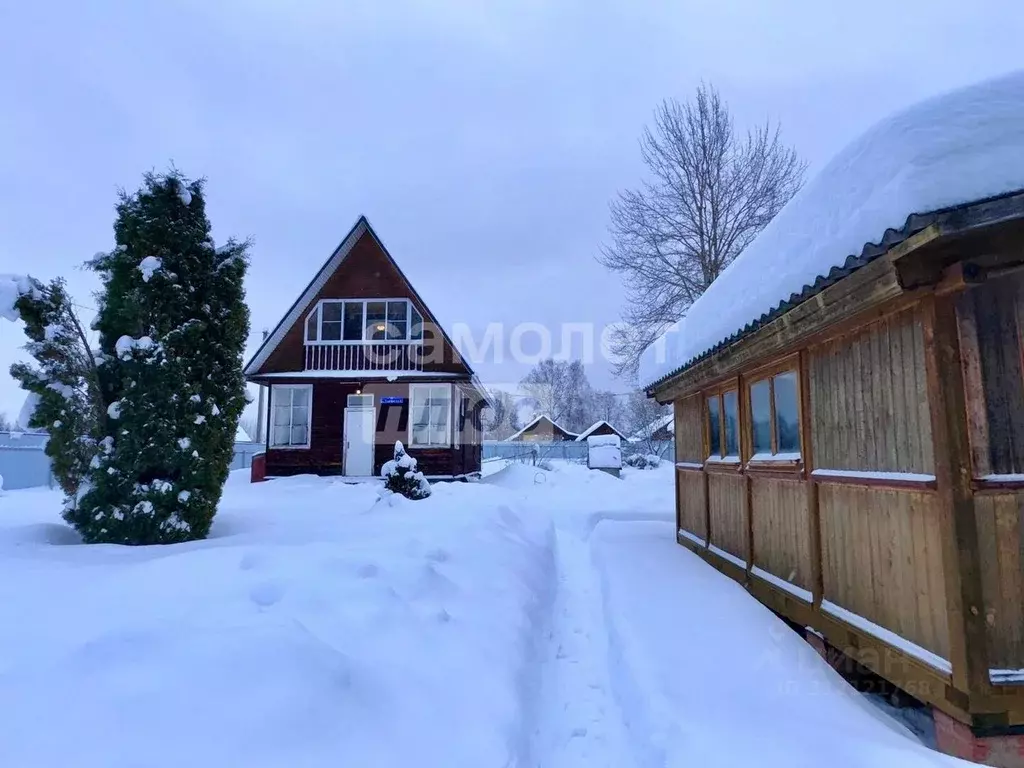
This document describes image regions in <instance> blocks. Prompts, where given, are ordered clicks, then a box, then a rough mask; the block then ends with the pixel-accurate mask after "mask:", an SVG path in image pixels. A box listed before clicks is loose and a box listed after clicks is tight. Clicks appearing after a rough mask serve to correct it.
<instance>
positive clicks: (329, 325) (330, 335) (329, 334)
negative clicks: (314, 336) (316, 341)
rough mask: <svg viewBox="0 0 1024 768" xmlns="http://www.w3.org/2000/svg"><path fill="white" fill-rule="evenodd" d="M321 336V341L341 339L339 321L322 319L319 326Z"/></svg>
mask: <svg viewBox="0 0 1024 768" xmlns="http://www.w3.org/2000/svg"><path fill="white" fill-rule="evenodd" d="M321 330H322V331H323V338H322V339H320V340H321V341H341V321H340V320H338V321H330V320H324V323H323V326H322V328H321Z"/></svg>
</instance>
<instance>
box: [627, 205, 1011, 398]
mask: <svg viewBox="0 0 1024 768" xmlns="http://www.w3.org/2000/svg"><path fill="white" fill-rule="evenodd" d="M996 201H1007V202H1009V203H1016V205H1011V206H1010V208H1011V209H1012V210H1013V213H1012V214H1010V215H1000V213H999V212H996V215H995V216H991V217H986V218H985V219H984V220H982V221H978V222H974V221H972V220H971V217H970V216H969V215H968V214H969V212H971V211H973V210H975V209H977V208H980V207H982V206H985V205H988V204H990V203H993V202H996ZM1021 206H1024V190H1017V191H1014V192H1009V193H1007V194H1004V195H996V196H995V197H987V198H985V199H983V200H975V201H972V202H970V203H964V204H961V205H956V206H952V207H950V208H941V209H939V210H937V211H930V212H928V213H912V214H910V215H909V216H907V220H906V222H905V223H904V224H903V226H902V227H900V228H899V229H892V228H889V229H887V230H885V232H884V233H883V234H882V238H881V240H879V242H877V243H865V244H864V247H863V248H862V249H861V252H860V255H859V256H853V255H851V256H847V257H846V261H844V262H843V264H842V266H838V267H832V269H830V270H829V271H828V274H827V275H819V276H818V277H817V278H815V280H814V283H812V284H810V285H805V286H804V287H803V290H802V291H800V293H794V294H792V295H790V297H789V298H788V299H785V300H783V301H782V302H780V303H779V304H778V305H777V306H776V307H775V308H774V309H772V310H771V311H770V312H766V313H764V314H763V315H761V316H760V317H759V318H757V319H755V320H753V321H751V322H749V323H747V324H746V325H745V326H744V327H743V328H741V329H740V330H738V331H737V332H736V333H734V334H733V335H732V336H728V337H727V338H725V339H722V341H720V342H718V344H716V345H715V346H713V347H711V348H709V349H708V350H707V351H705V352H702V353H701V354H699V355H697V356H696V357H694V358H691V359H690V360H688V361H687V362H685V363H683V364H682V365H680V366H678V367H676V368H675V369H673V370H672V371H670V372H669V373H666V374H665V375H664V376H662V377H661V378H659V379H657V380H655V381H653V382H651V383H650V384H644V385H643V389H644V391H645V392H647V393H651V392H653V391H654V390H656V389H658V388H659V387H661V386H662V385H663V384H665V383H666V382H668V381H669V380H670V379H673V378H675V377H676V376H678V375H679V374H681V373H683V372H684V371H686V370H687V369H689V368H692V367H693V366H694V365H696V364H697V363H699V362H700V361H701V360H704V359H706V358H708V357H711V356H712V355H714V354H715V353H716V352H718V351H720V350H722V349H724V348H725V347H727V346H729V345H730V344H732V343H734V342H737V341H739V340H740V339H742V338H743V337H744V336H749V335H750V334H751V333H753V332H754V331H756V330H757V329H758V328H761V327H762V326H764V325H767V324H768V323H770V322H771V321H773V320H775V319H777V318H778V317H780V316H781V315H784V314H785V313H786V312H788V311H789V310H791V309H793V308H794V307H796V306H797V305H798V304H802V303H803V302H805V301H807V300H808V299H810V298H813V297H814V296H815V295H817V294H818V293H821V291H823V290H825V289H826V288H828V287H829V286H830V285H833V284H834V283H837V282H839V281H840V280H842V279H843V278H844V277H847V276H848V275H850V274H852V273H853V272H855V271H857V270H858V269H860V268H861V267H863V266H865V265H867V264H870V263H871V262H872V261H874V260H875V259H877V258H879V257H880V256H883V255H884V254H886V253H888V252H889V250H891V249H892V248H893V247H894V246H897V245H899V244H900V243H902V242H903V241H904V240H906V239H908V238H910V237H913V236H914V235H916V234H917V233H918V232H920V231H921V230H923V229H925V228H926V227H929V226H931V225H932V224H942V225H945V226H943V230H944V232H943V234H947V235H948V234H953V233H955V232H957V231H960V230H967V229H972V228H974V227H978V226H985V225H989V224H997V223H999V222H1000V221H1007V220H1009V219H1013V218H1020V217H1022V216H1024V209H1022V208H1021ZM960 219H963V221H960Z"/></svg>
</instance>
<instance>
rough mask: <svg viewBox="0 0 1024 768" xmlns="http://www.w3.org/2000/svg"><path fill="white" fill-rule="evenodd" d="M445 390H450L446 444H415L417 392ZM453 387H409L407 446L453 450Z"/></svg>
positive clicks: (436, 385) (449, 385) (428, 385)
mask: <svg viewBox="0 0 1024 768" xmlns="http://www.w3.org/2000/svg"><path fill="white" fill-rule="evenodd" d="M442 387H443V388H444V389H446V390H448V419H447V433H446V435H445V442H443V443H414V442H413V440H412V436H413V428H414V427H415V425H416V420H415V414H416V392H417V391H418V390H427V391H428V392H429V391H430V390H431V389H440V388H442ZM452 402H453V395H452V385H451V384H442V383H434V384H410V385H409V434H408V443H407V445H408V446H409V447H410V448H451V447H452ZM430 431H431V430H430V429H429V428H428V429H427V433H428V434H429V433H430Z"/></svg>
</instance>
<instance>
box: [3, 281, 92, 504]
mask: <svg viewBox="0 0 1024 768" xmlns="http://www.w3.org/2000/svg"><path fill="white" fill-rule="evenodd" d="M25 280H26V281H27V282H28V283H29V285H28V286H27V287H28V288H29V289H28V290H25V291H24V292H22V293H21V294H20V296H19V298H18V300H17V302H16V304H15V309H16V310H17V312H18V315H19V316H20V318H21V319H22V320H23V321H24V323H25V335H26V336H28V343H27V344H26V345H25V349H26V350H27V351H28V352H29V354H30V355H31V356H32V357H33V359H34V362H33V363H15V364H14V365H12V366H11V369H10V372H11V376H12V377H13V378H14V379H15V380H16V381H17V382H18V383H19V384H20V385H21V388H22V389H24V390H26V391H27V392H28V393H29V397H30V398H31V399H32V400H33V401H34V408H33V409H32V411H31V415H30V417H29V423H28V424H27V425H23V426H29V427H36V428H40V429H45V430H46V431H47V432H49V439H48V440H47V443H46V455H47V456H48V457H49V458H50V467H51V470H52V472H53V476H54V478H55V479H56V480H57V483H58V485H60V487H61V490H63V491H64V494H65V496H66V500H67V503H66V514H70V513H72V510H73V508H74V506H75V502H76V499H77V497H78V494H79V491H80V490H81V486H82V481H83V479H84V477H85V475H86V474H87V472H88V471H89V464H90V462H91V461H92V459H93V456H94V455H95V453H96V446H97V442H98V439H99V436H100V432H101V430H102V428H103V423H104V413H103V407H102V404H101V400H100V394H99V374H98V368H97V361H96V359H95V357H94V355H93V352H92V350H91V349H90V348H89V343H88V340H87V337H86V333H85V330H84V329H83V327H82V325H81V323H80V322H79V319H78V317H77V315H76V314H75V311H74V307H73V305H72V303H71V298H70V296H69V295H68V293H67V290H66V289H65V286H64V281H63V280H60V279H57V280H54V281H52V282H51V283H50V284H49V285H43V284H42V283H40V282H39V281H37V280H34V279H32V278H25Z"/></svg>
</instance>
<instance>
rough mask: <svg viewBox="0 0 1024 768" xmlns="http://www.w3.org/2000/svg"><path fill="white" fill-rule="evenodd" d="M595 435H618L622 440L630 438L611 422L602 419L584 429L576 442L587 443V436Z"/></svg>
mask: <svg viewBox="0 0 1024 768" xmlns="http://www.w3.org/2000/svg"><path fill="white" fill-rule="evenodd" d="M593 435H618V436H619V438H620V439H622V440H628V439H629V438H627V437H626V436H625V435H624V434H622V433H621V432H620V431H619V430H617V429H616V428H615V427H613V426H612V425H611V424H609V423H608V422H607V421H605V420H604V419H602V420H601V421H595V422H594V423H593V424H591V425H590V426H589V427H587V428H586V429H585V430H583V431H582V432H581V433H580V434H579V437H577V438H576V442H578V443H585V442H586V441H587V438H588V437H591V436H593Z"/></svg>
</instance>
